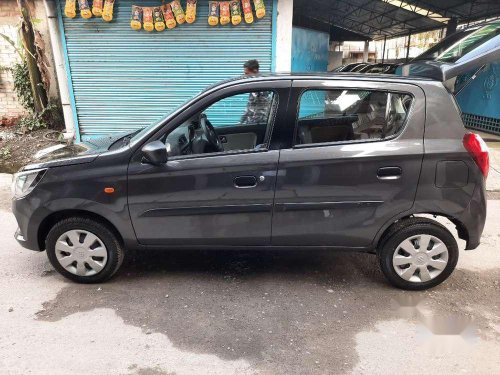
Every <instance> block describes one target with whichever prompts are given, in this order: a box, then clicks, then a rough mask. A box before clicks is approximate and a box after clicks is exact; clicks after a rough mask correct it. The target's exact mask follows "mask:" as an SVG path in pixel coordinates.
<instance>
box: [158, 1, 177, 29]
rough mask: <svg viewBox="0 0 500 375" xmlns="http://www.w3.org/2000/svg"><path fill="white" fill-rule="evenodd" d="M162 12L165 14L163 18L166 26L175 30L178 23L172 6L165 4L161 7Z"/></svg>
mask: <svg viewBox="0 0 500 375" xmlns="http://www.w3.org/2000/svg"><path fill="white" fill-rule="evenodd" d="M161 10H162V12H163V18H164V19H165V24H166V25H167V27H168V28H169V29H173V28H174V27H176V26H177V22H176V21H175V16H174V12H172V8H171V7H170V4H164V5H162V6H161Z"/></svg>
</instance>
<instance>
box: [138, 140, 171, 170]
mask: <svg viewBox="0 0 500 375" xmlns="http://www.w3.org/2000/svg"><path fill="white" fill-rule="evenodd" d="M142 155H143V156H144V159H146V160H145V161H146V163H149V164H153V165H162V164H165V163H166V162H167V160H168V154H167V148H166V147H165V145H164V144H163V142H161V141H153V142H151V143H148V144H147V145H146V146H144V147H143V148H142Z"/></svg>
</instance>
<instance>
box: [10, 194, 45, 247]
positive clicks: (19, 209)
mask: <svg viewBox="0 0 500 375" xmlns="http://www.w3.org/2000/svg"><path fill="white" fill-rule="evenodd" d="M33 207H34V205H33V204H32V203H31V202H30V200H29V199H27V198H21V199H13V200H12V213H13V214H14V216H15V217H16V220H17V225H18V228H17V230H16V232H15V233H14V238H15V239H16V241H17V242H18V243H19V245H21V246H22V247H24V248H25V249H28V250H33V251H42V250H43V249H40V246H39V244H38V228H39V227H40V220H39V218H38V217H37V216H38V215H37V214H36V212H35V209H34V208H33Z"/></svg>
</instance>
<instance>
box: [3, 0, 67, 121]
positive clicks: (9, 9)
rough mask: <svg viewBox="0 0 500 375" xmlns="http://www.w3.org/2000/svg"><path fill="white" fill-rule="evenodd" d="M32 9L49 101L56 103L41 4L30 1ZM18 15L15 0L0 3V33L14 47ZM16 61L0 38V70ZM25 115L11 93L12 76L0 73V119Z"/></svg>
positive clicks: (52, 64) (48, 40) (45, 25)
mask: <svg viewBox="0 0 500 375" xmlns="http://www.w3.org/2000/svg"><path fill="white" fill-rule="evenodd" d="M31 5H32V17H33V18H34V19H37V20H38V22H37V23H36V26H35V27H36V29H37V30H38V31H40V33H41V34H42V38H43V41H44V44H45V55H46V58H47V61H48V64H49V75H50V88H49V92H48V94H49V97H51V98H55V100H57V97H58V90H57V81H56V79H55V73H54V68H53V67H54V63H53V57H52V50H51V48H50V39H49V35H48V27H47V19H46V17H45V10H44V7H43V1H41V0H40V1H38V0H37V1H34V2H32V3H31ZM19 17H20V13H19V10H18V7H17V1H16V0H0V33H2V34H6V35H8V36H9V38H11V39H12V40H14V41H15V43H16V44H17V43H18V31H17V29H18V26H17V25H18V23H19ZM19 61H20V58H19V55H18V54H17V52H16V50H15V49H14V47H12V46H11V45H10V44H9V43H8V42H7V41H6V40H5V39H4V38H0V67H3V68H8V67H12V66H13V64H14V63H16V62H19ZM26 113H27V111H26V109H24V108H23V107H22V105H21V104H20V103H19V101H18V100H17V96H16V94H15V92H14V83H13V77H12V73H11V72H9V71H5V70H3V69H2V71H1V72H0V118H16V117H20V116H22V115H25V114H26Z"/></svg>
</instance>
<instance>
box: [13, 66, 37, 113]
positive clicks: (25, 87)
mask: <svg viewBox="0 0 500 375" xmlns="http://www.w3.org/2000/svg"><path fill="white" fill-rule="evenodd" d="M11 72H12V76H13V77H14V91H15V92H16V95H17V98H18V100H19V102H20V103H21V105H22V106H23V107H24V108H26V109H28V110H29V111H33V110H34V108H35V104H34V99H33V92H32V90H31V81H30V75H29V71H28V65H27V64H26V61H24V60H23V61H22V62H20V63H15V64H14V66H13V67H12V68H11Z"/></svg>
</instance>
